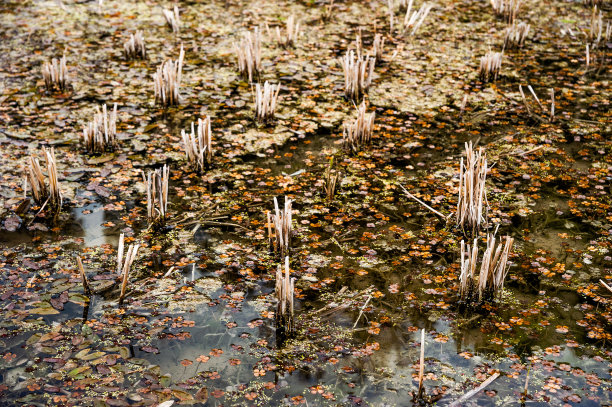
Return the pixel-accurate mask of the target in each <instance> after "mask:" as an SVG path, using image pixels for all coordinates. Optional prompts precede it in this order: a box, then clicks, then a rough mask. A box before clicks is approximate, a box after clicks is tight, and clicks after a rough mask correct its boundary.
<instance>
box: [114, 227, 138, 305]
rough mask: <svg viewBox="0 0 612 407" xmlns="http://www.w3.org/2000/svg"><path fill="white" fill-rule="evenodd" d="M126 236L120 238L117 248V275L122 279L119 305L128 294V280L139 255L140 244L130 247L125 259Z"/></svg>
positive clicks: (122, 235)
mask: <svg viewBox="0 0 612 407" xmlns="http://www.w3.org/2000/svg"><path fill="white" fill-rule="evenodd" d="M124 242H125V235H124V234H123V233H122V234H121V235H120V236H119V247H118V248H117V274H119V276H120V277H121V294H120V295H119V304H121V303H122V302H123V299H124V298H125V293H126V292H127V284H128V278H129V274H130V269H131V268H132V263H133V262H134V259H135V258H136V254H137V253H138V248H139V247H140V245H139V244H131V245H129V247H128V250H127V253H126V255H125V258H123V252H124Z"/></svg>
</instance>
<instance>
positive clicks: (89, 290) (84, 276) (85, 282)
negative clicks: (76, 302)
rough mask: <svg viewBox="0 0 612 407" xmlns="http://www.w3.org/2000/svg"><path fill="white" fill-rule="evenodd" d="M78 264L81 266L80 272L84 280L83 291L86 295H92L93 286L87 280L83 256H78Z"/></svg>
mask: <svg viewBox="0 0 612 407" xmlns="http://www.w3.org/2000/svg"><path fill="white" fill-rule="evenodd" d="M76 259H77V264H78V266H79V274H80V275H81V281H82V282H83V291H84V292H85V294H86V295H91V288H90V287H89V283H88V282H87V276H86V275H85V268H84V267H83V261H82V260H81V256H77V258H76Z"/></svg>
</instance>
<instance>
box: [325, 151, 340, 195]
mask: <svg viewBox="0 0 612 407" xmlns="http://www.w3.org/2000/svg"><path fill="white" fill-rule="evenodd" d="M332 166H333V158H332V161H330V163H329V166H328V167H327V169H326V170H325V197H326V198H327V200H328V201H332V200H333V199H334V195H336V185H337V184H338V180H339V179H340V173H339V172H338V171H335V170H333V169H332Z"/></svg>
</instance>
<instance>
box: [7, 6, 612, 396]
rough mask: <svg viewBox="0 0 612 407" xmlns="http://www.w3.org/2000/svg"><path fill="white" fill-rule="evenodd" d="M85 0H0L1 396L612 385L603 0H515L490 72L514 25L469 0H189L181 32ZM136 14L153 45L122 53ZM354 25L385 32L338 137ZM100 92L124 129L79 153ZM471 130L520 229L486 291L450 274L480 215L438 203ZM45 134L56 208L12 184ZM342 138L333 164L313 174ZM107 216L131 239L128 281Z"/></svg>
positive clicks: (505, 228) (444, 199) (501, 207)
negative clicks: (124, 288)
mask: <svg viewBox="0 0 612 407" xmlns="http://www.w3.org/2000/svg"><path fill="white" fill-rule="evenodd" d="M101 3H102V4H99V3H98V2H94V1H80V0H77V1H74V2H73V1H69V0H68V1H61V0H57V1H35V0H29V1H4V2H3V3H2V4H1V5H0V16H1V18H0V38H1V41H0V55H1V56H0V89H1V91H2V93H1V94H0V118H1V120H0V145H1V147H2V148H1V150H0V164H1V165H2V168H3V171H2V173H1V174H0V181H1V182H0V208H1V209H0V227H1V231H0V266H1V269H0V279H1V282H2V284H0V356H1V357H0V399H1V400H2V402H1V404H2V405H6V406H13V405H14V406H17V405H19V406H22V405H32V406H40V405H53V406H82V405H95V406H105V405H109V406H126V405H134V406H154V405H163V406H164V407H167V406H170V405H173V404H174V405H209V406H220V405H302V404H303V405H309V406H317V405H330V406H337V405H342V406H352V405H356V406H358V405H397V406H406V405H413V404H414V405H426V404H428V403H429V404H432V403H437V405H448V404H450V403H452V402H453V401H456V400H458V399H459V398H460V397H461V396H463V395H464V394H466V393H467V392H469V391H470V390H472V389H474V388H476V387H477V386H478V385H479V384H480V383H482V382H483V381H484V380H486V379H487V378H489V377H491V375H493V374H494V373H499V374H500V376H499V378H498V379H497V380H495V381H494V382H493V383H492V384H490V385H489V386H487V388H486V389H484V390H483V391H480V392H479V393H477V394H476V395H474V396H473V397H471V398H470V399H469V400H467V401H465V402H464V403H463V405H491V406H492V405H504V406H511V405H520V404H529V405H541V406H545V405H553V406H574V405H586V406H597V405H609V404H610V403H612V397H611V395H610V394H611V390H612V381H611V377H610V373H611V371H612V347H611V340H612V334H611V332H612V329H611V324H612V313H611V308H610V307H611V300H610V298H611V297H612V292H610V291H608V290H607V289H606V288H605V287H604V286H603V285H602V284H601V283H600V280H602V281H604V282H607V283H608V284H612V255H611V254H610V249H611V246H612V237H611V233H612V207H611V205H612V202H611V198H610V193H611V192H612V191H611V185H610V181H611V179H612V155H611V154H610V153H611V150H612V147H611V145H610V142H609V137H610V134H611V122H610V115H611V113H610V112H611V109H610V93H609V89H610V74H609V72H610V70H609V68H610V66H609V61H610V60H611V57H612V55H611V52H610V48H611V45H610V42H609V39H606V38H605V24H606V22H607V21H609V19H610V5H609V3H603V4H602V6H601V7H602V10H601V12H602V16H603V21H604V29H603V31H604V35H603V38H602V39H601V40H600V41H599V43H598V44H594V43H593V41H591V40H589V35H590V34H591V15H592V10H591V8H589V7H588V6H585V5H583V4H582V3H580V2H577V1H575V2H571V1H564V2H548V1H545V2H541V1H535V0H527V1H524V2H523V3H522V6H521V8H520V11H519V13H518V20H519V21H524V22H527V23H529V24H531V30H530V33H529V36H528V38H527V40H526V42H525V46H524V47H523V48H522V49H518V50H516V49H514V50H506V51H505V54H504V57H503V64H502V69H501V74H500V76H499V77H498V79H497V80H496V81H495V82H493V83H482V82H480V81H479V79H478V72H477V70H478V65H479V58H480V57H481V56H482V55H484V54H485V53H486V52H487V51H488V50H494V51H501V49H502V46H503V38H504V29H505V27H506V26H507V24H506V22H505V21H504V18H502V17H499V16H496V15H495V14H494V13H493V10H492V8H491V5H490V4H489V3H488V2H484V1H482V2H472V1H462V0H459V1H446V0H443V1H438V2H437V3H436V4H435V5H434V7H433V9H432V11H431V13H430V14H429V15H428V16H427V18H426V19H425V22H424V24H423V25H422V27H421V28H420V29H419V30H418V31H417V32H416V34H414V35H412V36H410V35H408V34H406V33H405V32H404V30H403V29H402V27H401V20H402V19H403V13H402V12H400V11H399V10H398V8H399V6H398V5H397V4H396V5H395V6H394V10H393V14H394V26H393V29H390V25H389V9H388V6H387V4H386V2H382V1H379V2H362V1H354V2H353V1H336V2H335V3H334V4H333V7H331V11H329V10H330V9H329V7H328V6H329V4H328V3H323V2H318V1H298V2H282V1H272V0H261V1H251V2H236V1H225V2H224V1H217V0H215V1H211V2H201V3H200V2H191V1H185V2H179V3H178V7H179V10H180V15H181V23H180V31H179V32H178V33H173V32H172V31H171V29H170V28H169V27H168V26H167V25H166V22H165V20H164V16H163V14H162V7H165V8H168V9H169V8H171V7H172V6H173V5H174V3H171V2H163V4H161V3H157V2H149V1H131V2H125V1H114V0H107V1H104V2H101ZM415 6H417V7H420V6H421V3H420V2H416V5H415ZM291 14H295V15H296V17H297V19H298V20H299V21H300V23H301V25H300V31H301V36H300V38H299V39H298V41H297V42H296V44H295V46H291V47H287V48H283V47H280V46H279V45H278V44H277V43H276V41H275V39H274V37H273V36H272V35H268V33H267V30H266V28H265V27H266V25H268V26H269V27H270V31H274V29H275V27H276V26H279V25H283V24H284V22H285V21H286V19H287V17H288V16H290V15H291ZM257 26H259V27H260V30H261V31H262V32H263V33H264V37H263V46H262V63H263V72H262V73H261V75H260V77H259V78H258V80H259V81H261V82H262V83H263V82H264V81H266V80H267V81H271V82H273V83H280V85H281V92H280V100H279V107H278V110H277V113H276V117H275V119H274V120H273V121H272V122H271V123H269V124H268V125H267V126H262V125H258V124H256V123H255V122H254V120H253V109H254V108H253V89H252V85H251V84H249V83H247V82H245V81H244V80H243V79H242V78H241V77H240V76H239V75H238V72H237V70H236V60H235V54H234V50H233V43H234V42H237V41H239V40H240V38H241V36H242V34H243V33H245V32H247V31H249V30H253V29H254V28H255V27H257ZM136 30H141V31H142V32H143V37H144V39H145V43H146V48H147V59H146V60H144V61H126V60H125V59H124V56H123V44H124V42H125V41H126V40H127V39H128V38H129V35H130V34H132V33H134V32H135V31H136ZM358 33H361V36H362V38H363V48H364V50H365V51H364V52H368V51H370V50H371V47H372V41H373V37H374V34H375V33H381V34H383V36H384V37H385V40H386V42H385V46H384V53H383V59H382V61H380V60H379V61H377V66H376V68H375V71H374V72H375V73H374V78H373V82H372V86H371V88H370V90H369V92H368V95H367V96H366V97H365V100H366V103H367V106H368V107H367V109H368V111H375V112H376V119H375V125H374V134H373V140H372V143H371V145H369V146H365V147H364V148H363V149H362V150H361V151H360V152H358V153H357V154H347V153H346V152H345V151H343V148H342V124H343V123H346V122H348V121H349V120H352V119H353V118H354V117H355V115H356V113H355V108H354V104H353V102H352V101H349V100H346V99H345V98H344V91H343V86H344V78H343V72H342V68H341V65H340V63H339V60H338V58H339V57H341V56H343V55H344V54H345V52H346V51H347V50H348V49H354V48H355V45H354V40H355V37H356V35H357V34H358ZM587 44H589V46H590V61H589V64H588V66H587V62H586V54H585V50H586V45H587ZM181 45H182V46H183V47H184V49H185V61H184V70H183V77H182V84H181V91H180V93H181V103H180V105H179V106H177V107H171V108H167V109H162V108H160V107H158V106H155V104H154V95H153V81H152V74H153V73H154V72H155V70H156V69H157V66H158V65H159V64H160V63H161V62H163V61H164V60H167V59H175V58H177V57H178V54H179V50H180V47H181ZM62 55H66V59H67V65H68V72H69V86H68V88H67V90H65V91H64V92H48V91H47V90H46V89H45V87H44V82H43V80H42V76H41V66H42V64H43V63H44V62H45V61H49V60H51V59H52V58H59V57H61V56H62ZM519 85H522V86H523V88H524V89H525V92H526V103H527V107H528V108H527V107H526V106H525V103H524V101H523V99H522V97H521V95H520V93H519V90H518V86H519ZM528 85H531V86H532V87H533V89H534V91H535V93H536V94H537V95H538V97H539V100H540V103H541V106H540V104H539V103H538V102H537V101H536V100H535V99H534V98H533V96H532V95H531V93H530V92H528V91H527V86H528ZM550 89H554V104H555V115H554V120H551V118H550V104H551V102H550ZM103 103H106V104H109V105H111V104H114V103H117V108H118V137H119V146H118V148H117V150H116V151H114V152H112V153H105V154H102V155H88V154H87V153H86V152H85V151H84V149H83V147H82V145H81V143H80V138H81V132H82V126H83V125H84V124H85V123H87V122H88V121H89V120H91V117H92V114H93V112H94V111H95V108H96V106H99V105H100V104H103ZM206 116H209V117H211V120H212V130H213V141H212V144H213V149H214V157H213V167H212V168H211V169H209V170H208V171H206V172H205V173H203V174H197V173H194V172H193V171H192V170H191V167H190V166H189V165H188V163H187V162H186V161H185V155H184V153H183V149H182V146H181V142H180V140H181V139H180V131H181V130H182V129H188V128H189V127H190V125H191V122H193V121H197V119H199V118H204V117H206ZM469 141H471V142H473V143H475V145H477V146H478V147H484V148H485V149H486V154H487V158H488V162H489V165H490V167H491V168H490V170H489V173H488V179H487V189H488V202H489V206H490V208H489V211H488V214H489V220H490V225H491V228H494V227H499V232H498V234H499V235H500V236H501V235H511V236H513V237H514V238H515V244H514V246H513V249H512V253H511V256H510V268H509V273H508V276H507V279H506V284H505V285H504V288H503V290H502V292H501V293H500V295H499V297H498V298H496V299H494V300H490V301H485V302H483V303H480V304H475V303H474V304H466V303H465V302H462V301H460V298H459V295H458V288H459V284H458V275H459V246H460V242H461V240H466V239H467V240H471V239H472V236H466V235H464V232H463V231H462V230H460V229H459V228H457V227H456V226H455V221H454V216H453V215H454V211H455V207H456V204H457V189H458V185H459V181H458V172H459V160H460V158H461V157H462V156H463V155H464V143H465V142H469ZM42 147H54V149H55V155H56V159H57V166H58V174H59V181H60V188H61V192H62V194H63V196H64V204H63V207H62V211H61V213H60V215H59V216H57V217H55V219H54V217H53V216H52V214H51V213H49V211H48V209H47V208H43V210H42V211H41V208H39V207H37V206H36V205H35V204H34V202H33V201H31V202H30V192H28V191H29V190H30V189H29V188H25V185H24V174H25V169H26V165H27V162H26V160H27V157H28V156H30V155H34V156H37V157H39V158H42V151H41V148H42ZM163 164H167V165H169V167H170V174H171V181H170V190H169V200H170V203H169V207H168V217H167V220H166V225H165V227H164V228H162V229H161V230H160V229H151V228H149V227H148V224H147V219H146V215H147V214H146V187H145V184H144V182H143V174H145V173H147V172H148V171H150V170H152V169H154V168H158V167H160V166H161V165H163ZM330 165H331V166H332V167H333V169H335V170H336V171H337V172H339V173H341V178H340V180H339V181H338V187H337V191H336V194H335V196H334V197H333V199H329V200H328V199H326V196H325V191H324V187H325V173H326V171H327V169H328V167H330ZM400 186H404V187H405V188H406V189H407V190H409V191H410V192H411V193H412V194H414V195H415V196H417V197H419V198H420V199H421V200H423V201H424V202H426V203H427V204H428V205H430V206H431V207H433V208H435V209H436V210H437V211H439V212H441V213H442V215H444V218H442V217H441V216H438V215H436V214H435V213H433V212H431V211H429V210H428V209H426V208H425V207H424V206H422V205H420V204H419V203H417V202H415V201H414V200H412V199H410V198H408V197H406V195H405V194H404V193H403V190H402V188H401V187H400ZM24 195H25V199H24ZM274 197H278V198H279V199H280V201H281V203H282V202H283V199H284V197H288V198H290V199H292V200H293V202H294V204H293V228H294V234H293V236H292V240H291V253H290V264H291V275H292V276H293V277H295V278H296V289H295V293H294V295H295V299H296V310H295V315H296V321H295V333H294V334H293V335H292V336H290V337H289V338H286V339H285V340H281V339H282V338H281V337H279V335H277V330H276V326H275V317H274V313H275V299H274V276H275V272H276V267H277V264H279V263H280V261H281V259H280V256H279V255H278V254H275V253H273V252H272V253H271V252H270V250H269V246H268V239H267V230H266V215H265V213H266V211H269V210H273V199H274ZM120 233H124V234H125V236H126V242H128V243H139V244H140V245H141V249H140V251H139V252H138V256H137V258H136V259H135V261H134V264H133V267H132V270H131V273H130V277H129V284H128V292H127V295H126V298H125V300H124V301H123V303H121V304H119V303H118V297H119V287H120V282H119V277H118V275H117V272H116V269H117V266H116V257H117V244H118V238H119V234H120ZM484 233H485V231H482V232H481V236H480V238H479V239H480V240H481V242H482V241H483V239H484ZM77 256H80V257H82V259H83V263H84V266H85V272H86V276H87V279H88V280H89V283H90V285H91V288H92V291H93V294H91V295H87V293H86V292H85V291H84V289H83V284H82V282H81V278H80V276H79V273H78V268H77V264H76V257H77ZM421 329H425V369H424V370H425V375H424V392H423V397H421V398H418V397H417V394H418V383H417V376H418V370H419V351H420V345H421V343H420V342H421V341H420V330H421Z"/></svg>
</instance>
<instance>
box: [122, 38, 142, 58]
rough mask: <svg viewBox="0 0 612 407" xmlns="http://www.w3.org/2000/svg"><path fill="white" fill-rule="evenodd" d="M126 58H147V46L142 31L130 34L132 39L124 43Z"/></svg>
mask: <svg viewBox="0 0 612 407" xmlns="http://www.w3.org/2000/svg"><path fill="white" fill-rule="evenodd" d="M123 51H124V53H125V59H127V60H131V59H146V58H147V50H146V48H145V43H144V37H143V36H142V31H136V34H130V39H129V40H127V41H126V42H125V44H123Z"/></svg>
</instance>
